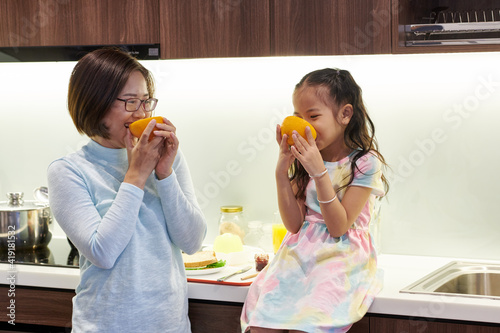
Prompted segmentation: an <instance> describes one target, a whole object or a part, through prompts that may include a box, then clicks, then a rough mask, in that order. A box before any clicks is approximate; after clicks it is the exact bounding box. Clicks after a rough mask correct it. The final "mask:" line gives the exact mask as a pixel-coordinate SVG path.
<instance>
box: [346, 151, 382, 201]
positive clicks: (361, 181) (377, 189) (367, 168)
mask: <svg viewBox="0 0 500 333" xmlns="http://www.w3.org/2000/svg"><path fill="white" fill-rule="evenodd" d="M356 166H357V168H356V170H355V172H354V180H353V181H352V183H351V186H361V187H370V188H371V189H372V194H374V195H376V196H379V197H383V196H384V195H385V190H384V183H383V182H382V162H380V160H379V159H378V158H377V157H376V156H375V155H374V153H368V154H366V155H364V156H362V157H360V158H359V159H358V160H357V161H356Z"/></svg>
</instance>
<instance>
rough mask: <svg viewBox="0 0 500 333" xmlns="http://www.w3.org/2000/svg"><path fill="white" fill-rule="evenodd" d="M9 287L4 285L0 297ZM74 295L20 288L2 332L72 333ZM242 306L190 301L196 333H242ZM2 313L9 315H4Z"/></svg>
mask: <svg viewBox="0 0 500 333" xmlns="http://www.w3.org/2000/svg"><path fill="white" fill-rule="evenodd" d="M8 290H9V287H8V286H6V285H0V295H8ZM74 295H75V293H74V291H72V290H66V289H50V288H35V287H21V286H17V287H16V291H15V304H16V309H15V315H16V321H15V323H16V326H15V327H14V326H12V325H10V324H8V323H7V321H8V320H9V318H8V317H7V316H4V315H3V316H2V317H1V318H0V332H2V331H7V332H12V331H14V328H15V329H17V330H19V331H24V332H69V331H70V328H71V314H72V298H73V296H74ZM9 301H10V298H9V297H0V309H4V310H5V309H7V307H8V305H9ZM242 308H243V304H242V303H233V302H215V301H205V300H196V299H190V300H189V319H190V321H191V326H192V332H193V333H198V332H203V333H212V332H213V333H236V332H238V333H239V332H241V330H240V319H239V318H240V314H241V310H242ZM0 313H5V312H4V311H0ZM456 332H460V333H500V324H488V323H469V322H461V321H450V320H441V319H434V318H413V317H403V316H386V315H376V314H370V313H369V314H367V315H366V316H365V317H364V318H362V319H361V320H360V321H359V322H357V323H355V324H354V325H353V326H352V328H351V329H350V330H349V333H456Z"/></svg>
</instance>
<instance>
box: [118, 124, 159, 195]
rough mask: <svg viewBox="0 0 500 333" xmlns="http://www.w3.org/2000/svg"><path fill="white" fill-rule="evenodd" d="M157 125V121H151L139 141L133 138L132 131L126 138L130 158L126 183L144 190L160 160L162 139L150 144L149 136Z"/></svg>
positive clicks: (152, 141)
mask: <svg viewBox="0 0 500 333" xmlns="http://www.w3.org/2000/svg"><path fill="white" fill-rule="evenodd" d="M155 125H156V120H151V121H150V122H149V124H148V126H146V129H145V130H144V132H143V133H142V135H141V137H140V138H139V140H137V139H136V138H134V137H133V136H132V133H130V130H129V131H128V132H127V136H126V138H125V146H126V149H127V156H128V170H127V173H126V174H125V179H124V182H127V183H130V184H133V185H136V186H137V187H139V188H141V189H143V188H144V185H145V184H146V180H147V179H148V177H149V175H151V172H153V170H154V168H155V166H156V165H157V163H158V160H159V159H160V152H159V148H158V146H159V145H160V144H162V143H163V139H162V138H154V139H153V140H151V142H149V135H150V134H151V132H152V131H153V129H154V128H155Z"/></svg>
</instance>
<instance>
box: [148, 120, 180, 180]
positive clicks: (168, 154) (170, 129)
mask: <svg viewBox="0 0 500 333" xmlns="http://www.w3.org/2000/svg"><path fill="white" fill-rule="evenodd" d="M163 121H164V122H165V123H164V124H161V123H160V124H157V125H156V127H157V128H158V130H156V131H154V134H155V135H156V138H162V140H163V142H162V144H161V145H160V146H159V153H160V159H159V160H158V163H157V164H156V168H155V172H156V176H157V177H158V179H164V178H166V177H168V176H170V174H171V173H172V165H173V164H174V159H175V155H177V149H178V148H179V139H178V138H177V136H176V135H175V131H176V128H175V126H174V125H173V124H172V122H171V121H170V120H168V119H167V118H165V117H164V118H163ZM156 138H155V139H156Z"/></svg>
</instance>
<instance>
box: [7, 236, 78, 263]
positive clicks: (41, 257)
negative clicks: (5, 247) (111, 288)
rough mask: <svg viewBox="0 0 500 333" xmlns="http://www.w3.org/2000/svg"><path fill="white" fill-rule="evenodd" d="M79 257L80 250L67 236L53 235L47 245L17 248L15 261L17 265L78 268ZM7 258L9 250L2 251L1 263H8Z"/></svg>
mask: <svg viewBox="0 0 500 333" xmlns="http://www.w3.org/2000/svg"><path fill="white" fill-rule="evenodd" d="M79 258H80V257H79V255H78V250H77V249H76V248H75V247H73V246H72V244H71V243H70V242H69V240H68V239H67V238H55V237H53V238H52V239H51V241H50V243H49V244H48V245H47V246H46V247H43V248H38V249H34V250H17V251H16V252H15V261H14V263H15V264H16V265H18V264H21V265H42V266H55V267H70V268H78V260H79ZM7 260H8V256H7V252H5V251H0V263H7Z"/></svg>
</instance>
